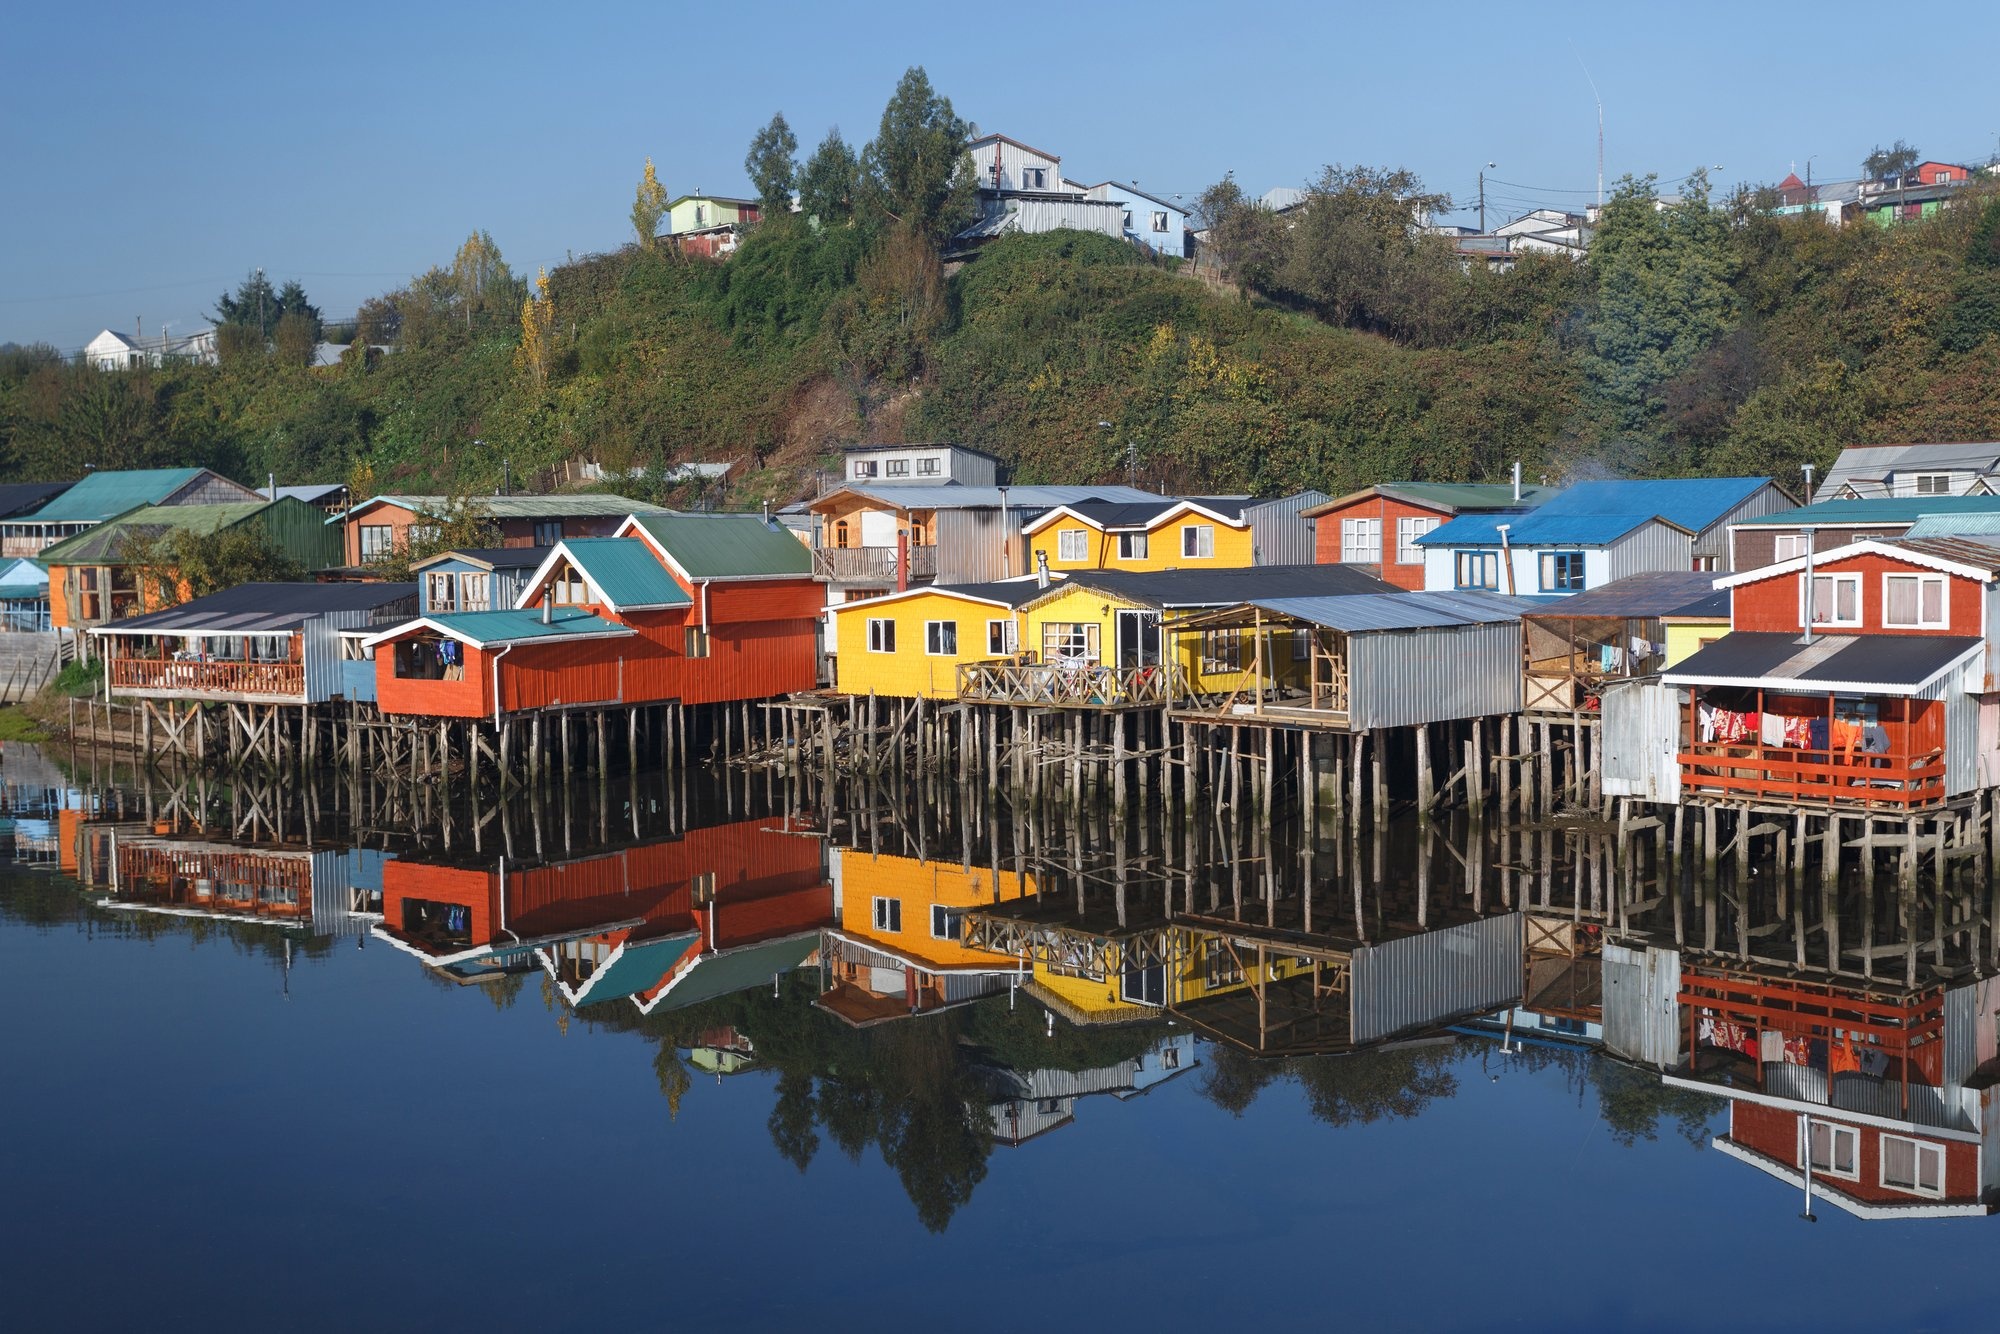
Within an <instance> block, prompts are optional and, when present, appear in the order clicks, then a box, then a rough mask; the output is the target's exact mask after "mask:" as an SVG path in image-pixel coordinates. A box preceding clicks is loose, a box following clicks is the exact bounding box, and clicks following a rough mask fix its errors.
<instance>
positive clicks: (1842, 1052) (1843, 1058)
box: [1829, 1034, 1861, 1075]
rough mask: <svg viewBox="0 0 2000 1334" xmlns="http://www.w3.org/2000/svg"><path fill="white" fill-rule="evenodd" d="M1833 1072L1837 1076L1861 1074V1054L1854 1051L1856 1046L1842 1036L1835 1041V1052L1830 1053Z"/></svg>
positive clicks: (1844, 1035)
mask: <svg viewBox="0 0 2000 1334" xmlns="http://www.w3.org/2000/svg"><path fill="white" fill-rule="evenodd" d="M1829 1056H1830V1059H1831V1062H1832V1064H1831V1067H1830V1068H1831V1070H1832V1072H1833V1073H1834V1074H1836V1075H1846V1074H1854V1075H1858V1074H1860V1073H1861V1054H1860V1053H1859V1052H1857V1051H1855V1050H1854V1044H1853V1043H1851V1042H1849V1041H1848V1040H1847V1036H1846V1034H1842V1035H1841V1036H1840V1037H1837V1038H1835V1039H1834V1040H1833V1050H1832V1052H1831V1053H1829Z"/></svg>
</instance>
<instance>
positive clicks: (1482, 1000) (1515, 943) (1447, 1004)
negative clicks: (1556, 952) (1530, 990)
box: [1353, 912, 1523, 1044]
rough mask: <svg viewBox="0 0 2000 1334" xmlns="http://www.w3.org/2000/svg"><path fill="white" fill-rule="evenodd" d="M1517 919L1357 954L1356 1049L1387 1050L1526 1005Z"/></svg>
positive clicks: (1470, 925)
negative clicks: (1393, 1043)
mask: <svg viewBox="0 0 2000 1334" xmlns="http://www.w3.org/2000/svg"><path fill="white" fill-rule="evenodd" d="M1522 929H1523V928H1522V919H1521V914H1520V913H1517V912H1512V913H1503V914H1501V915H1499V916H1497V917H1487V918H1482V919H1481V920H1479V921H1476V922H1467V923H1465V924H1464V925H1463V926H1452V927H1445V928H1444V929H1443V930H1439V931H1430V932H1426V933H1425V934H1423V935H1421V936H1410V937H1408V938H1407V939H1404V940H1394V941H1390V942H1389V943H1388V944H1386V945H1368V946H1364V947H1363V948H1361V949H1358V950H1356V951H1355V952H1354V981H1353V987H1354V1041H1355V1042H1356V1043H1357V1044H1358V1043H1363V1042H1379V1041H1381V1040H1382V1039H1384V1038H1389V1037H1394V1036H1395V1035H1397V1034H1398V1033H1408V1032H1413V1031H1415V1030H1418V1029H1424V1028H1435V1027H1437V1026H1439V1025H1441V1024H1445V1023H1449V1022H1450V1021H1452V1020H1454V1019H1460V1018H1464V1017H1465V1016H1467V1015H1472V1014H1483V1013H1486V1012H1488V1011H1491V1010H1497V1009H1500V1008H1502V1007H1503V1006H1508V1005H1517V1004H1519V1003H1520V1000H1521V950H1522Z"/></svg>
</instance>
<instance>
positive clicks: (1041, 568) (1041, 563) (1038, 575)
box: [1035, 551, 1049, 588]
mask: <svg viewBox="0 0 2000 1334" xmlns="http://www.w3.org/2000/svg"><path fill="white" fill-rule="evenodd" d="M1048 586H1049V553H1048V552H1046V551H1037V552H1036V553H1035V587H1036V588H1047V587H1048Z"/></svg>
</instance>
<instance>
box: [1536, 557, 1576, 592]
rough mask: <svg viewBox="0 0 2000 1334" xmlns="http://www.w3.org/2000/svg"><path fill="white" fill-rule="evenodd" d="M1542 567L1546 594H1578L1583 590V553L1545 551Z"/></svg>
mask: <svg viewBox="0 0 2000 1334" xmlns="http://www.w3.org/2000/svg"><path fill="white" fill-rule="evenodd" d="M1541 566H1542V591H1543V592H1544V593H1577V592H1581V591H1582V590H1583V553H1582V552H1581V551H1544V552H1543V553H1542V559H1541Z"/></svg>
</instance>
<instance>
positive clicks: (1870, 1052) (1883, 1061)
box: [1861, 1042, 1889, 1079]
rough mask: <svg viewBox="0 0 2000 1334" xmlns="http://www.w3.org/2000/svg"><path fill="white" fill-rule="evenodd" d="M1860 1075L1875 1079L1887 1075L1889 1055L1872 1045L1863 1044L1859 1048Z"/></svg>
mask: <svg viewBox="0 0 2000 1334" xmlns="http://www.w3.org/2000/svg"><path fill="white" fill-rule="evenodd" d="M1861 1073H1862V1074H1864V1075H1872V1076H1874V1077H1875V1078H1876V1079H1880V1078H1881V1077H1882V1076H1884V1075H1886V1074H1888V1073H1889V1054H1888V1053H1887V1052H1885V1051H1883V1050H1882V1049H1881V1048H1880V1047H1878V1046H1876V1045H1875V1044H1874V1043H1872V1042H1870V1043H1865V1044H1863V1046H1862V1048H1861Z"/></svg>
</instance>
